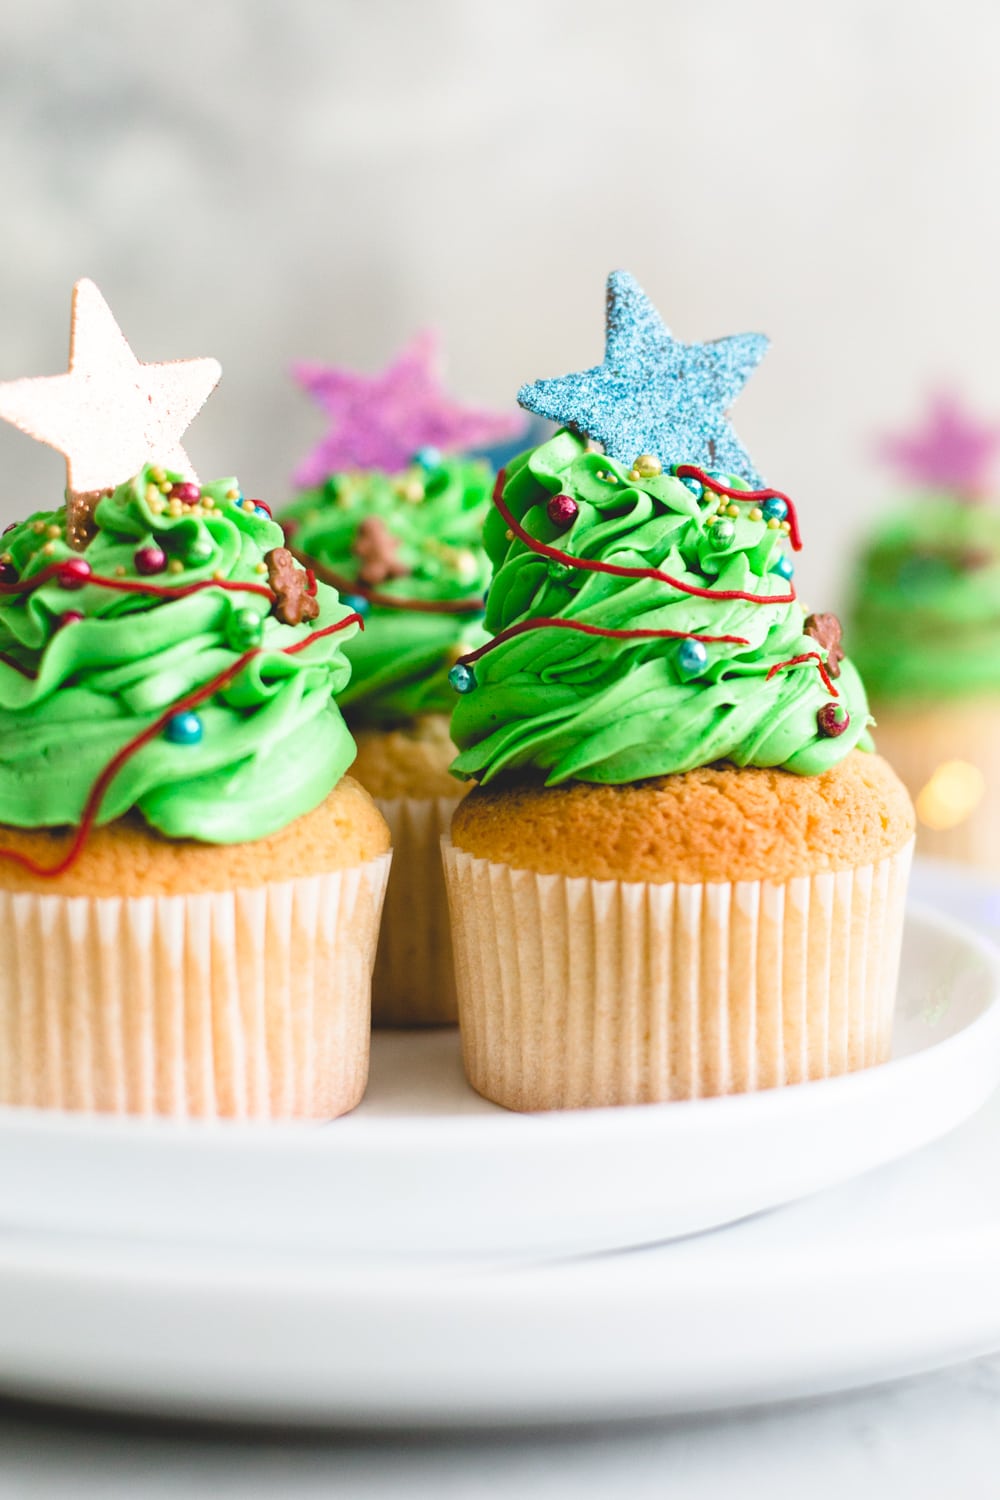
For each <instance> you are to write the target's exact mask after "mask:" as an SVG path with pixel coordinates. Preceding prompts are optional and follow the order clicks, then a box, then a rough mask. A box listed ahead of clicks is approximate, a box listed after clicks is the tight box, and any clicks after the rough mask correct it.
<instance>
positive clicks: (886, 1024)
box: [442, 839, 913, 1110]
mask: <svg viewBox="0 0 1000 1500" xmlns="http://www.w3.org/2000/svg"><path fill="white" fill-rule="evenodd" d="M442 847H443V851H444V864H445V873H446V877H447V882H448V895H449V900H450V903H451V913H452V924H453V933H454V942H455V966H456V977H457V984H458V1004H459V1019H460V1023H461V1027H462V1048H463V1053H464V1058H465V1068H466V1072H467V1074H468V1077H469V1081H470V1082H471V1083H472V1085H473V1087H474V1088H475V1089H477V1090H478V1092H479V1093H480V1094H483V1095H485V1097H486V1098H488V1099H492V1100H494V1101H495V1102H497V1103H498V1104H503V1105H506V1106H507V1107H508V1108H510V1109H519V1110H537V1109H573V1108H583V1107H587V1106H596V1105H609V1104H638V1103H651V1102H654V1101H660V1100H668V1099H694V1098H699V1097H702V1096H706V1095H713V1094H729V1093H735V1092H740V1091H744V1090H748V1089H764V1088H772V1087H775V1086H777V1085H779V1084H785V1083H796V1082H799V1081H801V1080H805V1079H811V1078H826V1077H829V1076H831V1075H833V1074H837V1073H844V1072H847V1071H849V1070H850V1069H853V1068H861V1067H866V1066H869V1065H870V1064H872V1063H878V1062H882V1061H883V1060H884V1059H885V1058H887V1057H888V1055H889V1049H890V1045H891V1040H892V1016H893V1007H894V1003H895V996H896V984H897V979H898V969H899V953H900V946H901V941H902V924H903V906H904V898H905V893H906V883H907V877H908V873H909V867H910V860H911V855H912V849H913V846H912V843H911V844H909V845H908V846H907V847H906V848H905V849H903V850H901V851H900V852H899V853H898V854H896V855H895V856H893V857H891V858H888V859H885V860H882V861H881V862H879V863H877V864H873V865H866V866H863V867H861V868H858V869H854V870H845V871H841V872H839V873H837V874H824V875H815V876H812V877H811V878H810V877H803V878H800V879H795V880H790V881H788V882H787V883H786V884H783V885H772V884H769V883H766V882H762V881H740V882H737V883H734V884H731V885H726V884H707V885H681V884H670V885H654V884H647V883H644V882H634V883H633V882H624V881H600V880H588V879H568V878H566V877H563V876H560V875H536V874H534V873H533V872H531V871H527V870H514V869H511V868H510V867H509V866H506V865H501V864H493V863H491V862H490V861H488V860H484V859H477V858H475V857H474V856H473V855H470V854H467V853H465V852H464V851H461V850H458V849H455V848H454V847H453V846H452V845H451V843H450V841H449V840H448V839H445V840H443V844H442Z"/></svg>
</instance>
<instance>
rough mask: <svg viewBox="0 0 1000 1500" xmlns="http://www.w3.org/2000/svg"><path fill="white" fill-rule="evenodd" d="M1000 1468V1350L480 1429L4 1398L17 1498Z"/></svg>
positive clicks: (779, 1498)
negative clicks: (354, 1435)
mask: <svg viewBox="0 0 1000 1500" xmlns="http://www.w3.org/2000/svg"><path fill="white" fill-rule="evenodd" d="M998 1469H1000V1356H997V1357H995V1358H992V1359H987V1360H979V1361H976V1362H975V1363H972V1364H966V1365H962V1366H959V1367H957V1368H955V1369H953V1370H950V1371H946V1372H943V1373H941V1374H938V1375H933V1376H925V1377H922V1378H920V1379H918V1380H911V1381H903V1382H900V1383H898V1384H895V1385H892V1386H889V1387H886V1388H884V1389H882V1390H879V1391H871V1392H862V1393H859V1394H856V1395H852V1396H847V1397H840V1398H837V1399H835V1400H825V1401H821V1402H809V1403H803V1404H801V1405H798V1406H791V1407H779V1408H772V1407H768V1408H764V1409H759V1410H757V1411H755V1412H753V1413H748V1414H735V1415H732V1416H727V1417H723V1418H713V1419H694V1420H685V1421H683V1422H677V1423H670V1424H657V1425H656V1426H644V1427H639V1428H630V1429H629V1428H625V1429H599V1430H582V1431H572V1432H565V1433H556V1434H545V1435H538V1434H533V1435H530V1436H528V1435H524V1434H518V1433H510V1434H506V1435H504V1436H501V1437H498V1436H490V1437H486V1438H481V1439H480V1438H465V1439H461V1440H458V1439H456V1440H442V1439H439V1438H433V1439H420V1438H413V1437H407V1438H399V1439H393V1438H389V1437H384V1436H383V1437H379V1438H378V1439H375V1440H372V1441H367V1440H364V1441H362V1440H355V1439H350V1438H317V1437H313V1436H309V1437H296V1436H294V1435H287V1434H268V1435H263V1436H257V1437H252V1436H250V1437H248V1436H244V1435H240V1434H233V1433H227V1434H218V1433H215V1434H213V1433H206V1432H204V1431H198V1430H193V1429H181V1428H173V1429H153V1428H138V1427H136V1426H134V1425H131V1424H124V1423H116V1422H106V1421H98V1420H96V1419H93V1418H89V1417H79V1418H73V1419H71V1420H67V1419H63V1418H61V1417H59V1416H56V1415H53V1414H49V1413H34V1412H28V1411H18V1410H14V1409H12V1408H3V1409H0V1496H2V1497H3V1500H7V1497H11V1500H14V1497H16V1500H49V1497H56V1496H58V1497H60V1500H63V1497H66V1500H69V1497H72V1500H147V1497H148V1500H154V1497H155V1500H167V1497H170V1500H174V1497H176V1500H202V1497H206V1500H208V1497H212V1500H265V1497H266V1500H313V1497H315V1500H320V1497H322V1500H344V1497H349V1500H376V1497H378V1500H382V1497H397V1496H398V1497H401V1500H402V1497H405V1500H425V1497H426V1500H494V1497H501V1496H502V1497H504V1500H506V1497H511V1500H590V1497H594V1500H597V1497H600V1500H618V1497H623V1500H624V1497H628V1500H646V1497H647V1496H648V1497H653V1496H655V1497H657V1500H662V1497H664V1496H666V1495H668V1494H669V1495H671V1496H673V1495H678V1496H683V1497H684V1500H730V1497H741V1496H745V1497H751V1500H753V1497H756V1496H762V1497H763V1496H767V1497H769V1500H803V1497H805V1496H808V1500H834V1497H836V1500H843V1497H846V1496H850V1497H851V1500H868V1497H872V1500H876V1497H877V1500H892V1497H895V1496H905V1497H906V1500H924V1497H927V1500H932V1497H933V1500H942V1497H944V1496H955V1497H958V1500H980V1497H983V1500H985V1497H987V1496H989V1497H991V1500H992V1497H995V1496H996V1495H997V1493H998V1489H1000V1474H998Z"/></svg>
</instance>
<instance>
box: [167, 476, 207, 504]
mask: <svg viewBox="0 0 1000 1500" xmlns="http://www.w3.org/2000/svg"><path fill="white" fill-rule="evenodd" d="M170 498H171V500H179V501H180V502H181V504H182V505H197V503H198V501H199V500H200V499H201V487H200V485H197V484H192V483H191V481H190V480H189V479H185V480H184V482H183V483H182V484H175V485H172V486H171V490H170Z"/></svg>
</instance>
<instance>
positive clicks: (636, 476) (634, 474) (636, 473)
mask: <svg viewBox="0 0 1000 1500" xmlns="http://www.w3.org/2000/svg"><path fill="white" fill-rule="evenodd" d="M628 477H629V478H630V479H631V480H633V481H634V480H636V479H641V478H642V475H641V474H640V473H639V470H638V469H629V471H628Z"/></svg>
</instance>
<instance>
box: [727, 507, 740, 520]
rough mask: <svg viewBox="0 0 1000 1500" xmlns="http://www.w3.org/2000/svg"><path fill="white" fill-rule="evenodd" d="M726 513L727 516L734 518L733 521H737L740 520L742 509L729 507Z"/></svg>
mask: <svg viewBox="0 0 1000 1500" xmlns="http://www.w3.org/2000/svg"><path fill="white" fill-rule="evenodd" d="M725 513H726V515H727V516H732V518H733V520H734V521H736V520H738V519H739V514H740V508H739V506H738V505H727V506H726V511H725Z"/></svg>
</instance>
